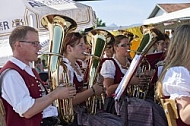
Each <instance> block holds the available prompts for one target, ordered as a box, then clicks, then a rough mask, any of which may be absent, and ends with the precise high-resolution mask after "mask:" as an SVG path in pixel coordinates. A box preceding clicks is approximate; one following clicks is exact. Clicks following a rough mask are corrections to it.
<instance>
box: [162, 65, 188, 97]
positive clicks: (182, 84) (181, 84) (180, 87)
mask: <svg viewBox="0 0 190 126" xmlns="http://www.w3.org/2000/svg"><path fill="white" fill-rule="evenodd" d="M162 84H163V94H164V95H165V96H170V98H171V99H175V98H177V97H178V98H179V97H181V96H188V97H190V71H189V70H188V69H187V68H185V67H182V66H177V67H172V68H169V69H168V70H167V72H166V74H165V77H164V79H163V81H162Z"/></svg>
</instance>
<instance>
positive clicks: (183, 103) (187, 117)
mask: <svg viewBox="0 0 190 126" xmlns="http://www.w3.org/2000/svg"><path fill="white" fill-rule="evenodd" d="M176 102H177V107H178V110H179V115H180V118H181V120H182V121H183V122H184V123H186V124H188V125H190V97H181V98H176Z"/></svg>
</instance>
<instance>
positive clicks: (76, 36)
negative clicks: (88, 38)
mask: <svg viewBox="0 0 190 126" xmlns="http://www.w3.org/2000/svg"><path fill="white" fill-rule="evenodd" d="M68 37H69V39H68V41H67V44H66V45H71V46H74V45H75V41H77V40H79V39H80V38H82V35H81V34H80V33H78V32H75V33H70V35H69V36H68Z"/></svg>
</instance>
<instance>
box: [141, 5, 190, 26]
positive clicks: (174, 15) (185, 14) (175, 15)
mask: <svg viewBox="0 0 190 126" xmlns="http://www.w3.org/2000/svg"><path fill="white" fill-rule="evenodd" d="M185 19H190V8H186V9H182V10H179V11H175V12H171V13H167V14H163V15H161V16H157V17H154V18H149V19H146V20H144V21H143V24H144V25H149V24H158V23H162V22H166V21H180V20H185Z"/></svg>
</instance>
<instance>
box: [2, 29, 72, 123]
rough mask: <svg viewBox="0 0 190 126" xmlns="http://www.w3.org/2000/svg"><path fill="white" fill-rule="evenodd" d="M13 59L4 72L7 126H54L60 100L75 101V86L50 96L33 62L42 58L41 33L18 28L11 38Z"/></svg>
mask: <svg viewBox="0 0 190 126" xmlns="http://www.w3.org/2000/svg"><path fill="white" fill-rule="evenodd" d="M9 44H10V46H11V49H12V52H13V57H11V58H10V60H9V61H8V62H7V63H6V64H5V65H4V66H3V68H2V69H1V70H0V74H1V78H0V85H1V90H0V91H1V96H0V98H1V100H2V101H3V105H4V107H5V112H6V125H7V126H13V125H17V126H54V125H56V124H57V123H58V122H59V120H58V118H56V117H57V116H58V112H57V108H56V107H55V106H53V104H52V103H53V102H54V101H55V100H56V99H65V98H72V97H74V95H75V94H76V90H75V88H74V87H61V86H59V87H57V88H56V89H55V90H53V91H52V92H50V93H49V94H48V93H47V90H46V89H45V87H44V84H43V82H42V81H41V79H40V77H39V75H38V73H37V72H36V70H35V69H33V68H31V67H30V65H29V63H30V62H32V61H36V60H37V59H38V51H39V50H40V49H41V45H40V42H39V35H38V31H37V30H36V29H34V28H32V27H29V26H19V27H17V28H15V29H14V30H13V31H12V33H11V35H10V37H9Z"/></svg>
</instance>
